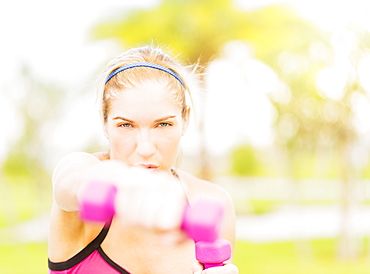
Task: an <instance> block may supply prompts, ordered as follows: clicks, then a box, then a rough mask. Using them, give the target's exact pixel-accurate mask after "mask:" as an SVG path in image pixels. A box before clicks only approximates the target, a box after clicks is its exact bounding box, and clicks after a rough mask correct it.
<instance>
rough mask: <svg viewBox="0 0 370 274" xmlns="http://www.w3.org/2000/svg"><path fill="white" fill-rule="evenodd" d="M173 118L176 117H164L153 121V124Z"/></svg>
mask: <svg viewBox="0 0 370 274" xmlns="http://www.w3.org/2000/svg"><path fill="white" fill-rule="evenodd" d="M173 118H176V115H169V116H166V117H163V118H159V119H157V120H155V121H154V122H159V121H163V120H168V119H173Z"/></svg>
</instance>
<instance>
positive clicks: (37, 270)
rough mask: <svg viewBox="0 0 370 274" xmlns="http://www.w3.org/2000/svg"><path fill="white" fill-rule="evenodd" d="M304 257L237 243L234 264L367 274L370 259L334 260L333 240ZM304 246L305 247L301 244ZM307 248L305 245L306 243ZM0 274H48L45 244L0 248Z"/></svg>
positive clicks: (267, 270) (283, 273) (250, 269)
mask: <svg viewBox="0 0 370 274" xmlns="http://www.w3.org/2000/svg"><path fill="white" fill-rule="evenodd" d="M308 243H309V246H311V247H312V250H311V252H307V254H306V255H307V256H303V257H300V256H298V255H297V244H296V243H294V242H279V243H263V244H256V243H249V242H243V241H238V242H237V244H236V248H235V258H234V263H235V264H236V265H237V266H238V267H239V273H240V274H249V273H251V274H252V273H253V274H365V273H366V274H367V273H370V259H369V258H368V259H366V257H365V256H362V257H360V258H359V259H357V260H354V261H351V262H340V261H338V260H336V259H335V256H334V254H335V247H336V245H335V240H334V239H320V240H311V241H309V242H308ZM301 244H302V245H303V246H304V243H301ZM306 244H307V243H306ZM0 273H1V274H24V273H27V274H41V273H47V243H38V244H35V243H33V244H21V245H14V246H6V247H0Z"/></svg>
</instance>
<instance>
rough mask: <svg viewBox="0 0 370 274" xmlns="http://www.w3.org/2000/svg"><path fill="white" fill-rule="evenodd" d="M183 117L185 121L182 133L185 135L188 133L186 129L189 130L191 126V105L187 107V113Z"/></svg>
mask: <svg viewBox="0 0 370 274" xmlns="http://www.w3.org/2000/svg"><path fill="white" fill-rule="evenodd" d="M182 119H183V122H184V123H183V125H182V135H184V134H185V133H186V131H187V130H188V127H189V120H190V107H187V108H186V112H185V115H184V117H183V118H182Z"/></svg>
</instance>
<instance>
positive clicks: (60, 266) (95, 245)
mask: <svg viewBox="0 0 370 274" xmlns="http://www.w3.org/2000/svg"><path fill="white" fill-rule="evenodd" d="M111 223H112V219H110V220H109V221H107V222H106V223H105V224H104V227H103V229H102V230H101V231H100V233H99V235H98V236H96V238H95V239H94V240H93V241H92V242H90V243H89V244H88V245H87V246H86V247H85V248H84V249H82V250H81V251H80V252H79V253H77V254H76V255H74V256H73V257H72V258H70V259H69V260H67V261H65V262H58V263H56V262H52V261H50V260H49V259H48V265H49V269H50V270H55V271H62V270H67V269H69V268H71V267H73V266H75V265H77V264H79V263H80V262H82V261H83V260H84V259H86V258H87V257H88V256H90V254H92V253H93V252H94V251H95V250H97V249H99V247H100V245H101V244H102V242H103V241H104V239H105V237H106V236H107V234H108V231H109V228H110V226H111Z"/></svg>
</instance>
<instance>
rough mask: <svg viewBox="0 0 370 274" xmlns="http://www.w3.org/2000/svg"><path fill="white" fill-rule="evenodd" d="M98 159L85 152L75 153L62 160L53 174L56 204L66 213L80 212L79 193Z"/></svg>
mask: <svg viewBox="0 0 370 274" xmlns="http://www.w3.org/2000/svg"><path fill="white" fill-rule="evenodd" d="M99 163H100V161H99V159H98V158H96V157H95V156H93V155H92V154H89V153H85V152H74V153H71V154H68V155H66V156H65V157H64V158H62V159H61V161H60V162H59V164H58V165H57V167H56V168H55V170H54V173H53V178H52V181H53V194H54V200H55V203H56V204H57V205H58V206H59V208H60V209H62V210H64V211H68V212H71V211H78V210H79V204H78V199H77V196H78V192H79V191H80V188H81V186H82V184H83V183H84V182H85V181H86V178H87V176H88V174H89V172H90V171H91V170H93V169H94V167H95V166H96V165H97V164H99Z"/></svg>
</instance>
